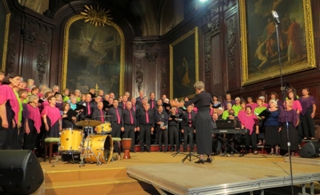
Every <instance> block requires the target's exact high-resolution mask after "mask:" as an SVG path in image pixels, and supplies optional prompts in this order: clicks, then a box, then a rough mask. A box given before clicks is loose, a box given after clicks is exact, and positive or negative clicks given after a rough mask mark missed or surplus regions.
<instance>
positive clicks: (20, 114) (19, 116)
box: [13, 90, 23, 125]
mask: <svg viewBox="0 0 320 195" xmlns="http://www.w3.org/2000/svg"><path fill="white" fill-rule="evenodd" d="M13 91H14V94H15V95H16V97H17V100H18V103H19V108H20V109H19V113H18V121H16V123H17V125H20V123H21V121H22V110H23V107H22V102H21V99H20V98H19V94H18V93H17V92H16V91H15V90H13Z"/></svg>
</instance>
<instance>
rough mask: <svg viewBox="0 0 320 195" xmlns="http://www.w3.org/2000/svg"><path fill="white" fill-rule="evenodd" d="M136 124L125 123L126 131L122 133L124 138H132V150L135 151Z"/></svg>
mask: <svg viewBox="0 0 320 195" xmlns="http://www.w3.org/2000/svg"><path fill="white" fill-rule="evenodd" d="M134 128H135V126H134V125H124V132H123V134H122V138H131V139H132V143H131V148H130V151H134V134H135V131H134Z"/></svg>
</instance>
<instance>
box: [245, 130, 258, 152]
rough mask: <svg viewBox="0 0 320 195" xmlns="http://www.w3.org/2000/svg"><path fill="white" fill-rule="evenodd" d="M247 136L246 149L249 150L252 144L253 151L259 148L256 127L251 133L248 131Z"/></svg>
mask: <svg viewBox="0 0 320 195" xmlns="http://www.w3.org/2000/svg"><path fill="white" fill-rule="evenodd" d="M245 136H246V149H247V150H248V149H249V147H250V144H251V147H252V150H253V151H255V150H257V149H258V147H257V134H256V130H255V129H254V130H253V131H252V134H251V135H250V134H249V133H246V134H245Z"/></svg>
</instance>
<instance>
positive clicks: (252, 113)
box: [0, 72, 316, 156]
mask: <svg viewBox="0 0 320 195" xmlns="http://www.w3.org/2000/svg"><path fill="white" fill-rule="evenodd" d="M0 84H1V85H0V122H1V127H0V149H21V148H23V149H28V150H34V149H35V148H37V151H38V152H42V150H43V141H44V139H45V138H46V137H59V133H60V131H62V130H63V129H65V128H73V129H77V128H80V127H77V126H76V122H77V121H81V120H97V121H100V122H101V123H110V124H111V127H112V131H111V136H112V137H121V138H131V139H132V140H133V141H132V146H131V151H132V152H134V151H135V147H134V146H135V145H136V144H140V148H141V151H142V152H144V151H147V152H149V151H150V149H151V148H150V147H151V144H158V145H159V150H160V151H164V152H167V151H169V149H170V150H171V151H180V144H182V149H183V150H184V151H187V150H190V151H193V150H194V145H195V144H196V143H195V140H196V139H195V137H196V136H197V128H196V127H195V120H196V118H197V107H195V106H194V105H188V106H187V107H175V106H171V104H170V101H169V99H168V98H167V96H166V95H162V98H160V99H158V100H156V97H155V93H153V92H152V93H150V95H149V97H146V96H145V95H144V92H143V91H140V92H139V96H138V97H137V98H131V97H130V93H129V92H126V93H125V94H124V95H122V96H120V97H118V98H116V97H115V95H114V93H112V92H110V93H104V91H103V90H99V91H96V90H95V89H90V90H89V92H88V93H86V94H81V92H80V90H78V89H76V90H74V91H73V92H72V93H70V90H69V89H64V90H63V91H60V88H59V86H57V85H55V86H53V87H52V88H48V86H47V85H40V86H39V87H37V86H35V85H34V81H33V80H32V79H28V80H27V82H24V81H23V80H22V78H21V77H20V76H19V75H17V74H8V75H7V76H5V75H4V72H0ZM286 92H287V98H286V99H285V100H284V101H281V100H279V99H278V95H277V94H276V93H273V92H272V93H271V94H270V97H265V96H260V97H259V98H258V99H256V101H254V99H253V98H252V97H247V98H246V100H247V101H245V100H244V99H243V98H240V97H237V98H235V99H234V100H233V99H232V98H231V95H230V94H226V96H225V100H224V101H223V102H220V101H219V99H218V97H217V96H213V97H212V100H213V104H212V105H211V107H210V112H209V113H210V115H211V116H212V129H215V128H217V125H216V121H217V120H232V121H235V128H236V129H238V128H239V129H247V132H248V133H245V134H237V135H236V134H233V135H228V134H227V135H224V134H214V133H212V141H213V148H212V151H213V153H215V154H221V155H223V156H224V155H227V154H229V155H232V154H233V152H234V150H233V148H237V149H238V148H239V147H240V146H242V145H245V150H246V151H247V152H249V150H250V149H251V150H252V152H253V154H257V153H258V152H257V148H258V145H267V146H270V148H271V150H270V154H277V155H278V154H280V149H281V150H283V151H287V149H288V148H287V142H288V140H287V138H288V137H289V139H290V142H291V151H293V152H295V151H297V150H298V149H299V143H300V142H301V140H302V139H315V138H314V137H315V127H314V122H313V118H314V116H315V112H316V102H315V99H314V98H313V96H310V95H309V90H308V89H307V88H304V89H302V93H301V94H299V95H301V97H299V96H298V95H297V94H296V91H295V89H293V88H289V89H288V90H287V91H286ZM266 99H268V102H265V100H266ZM175 101H177V102H178V100H177V99H176V100H175ZM181 101H183V102H187V101H188V98H185V99H184V100H181ZM177 105H180V104H177ZM212 129H208V131H212ZM287 134H289V136H287ZM222 140H225V141H226V142H227V143H229V144H227V145H226V144H224V143H225V142H222ZM188 145H189V149H188V148H187V146H188ZM229 145H230V146H232V147H229ZM116 149H117V148H116ZM284 153H286V152H284ZM285 155H290V154H288V153H286V154H285Z"/></svg>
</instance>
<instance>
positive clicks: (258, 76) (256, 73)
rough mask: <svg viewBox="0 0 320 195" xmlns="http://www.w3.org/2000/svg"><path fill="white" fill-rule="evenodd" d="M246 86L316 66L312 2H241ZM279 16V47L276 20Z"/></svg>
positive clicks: (253, 0)
mask: <svg viewBox="0 0 320 195" xmlns="http://www.w3.org/2000/svg"><path fill="white" fill-rule="evenodd" d="M239 5H240V6H239V7H240V19H241V20H240V21H241V22H240V26H241V35H242V36H241V52H242V85H247V84H251V83H256V82H259V81H262V80H267V79H270V78H275V77H279V76H280V63H279V53H280V59H281V70H282V71H281V72H282V74H284V75H286V74H291V73H295V72H299V71H303V70H307V69H312V68H315V67H316V63H315V54H314V37H313V25H312V14H311V3H310V0H281V1H279V0H278V1H270V0H240V4H239ZM272 10H275V11H276V12H277V13H278V15H279V20H280V24H279V25H278V29H279V31H278V32H279V48H280V52H278V44H277V43H278V42H277V33H276V24H275V19H274V18H273V16H272V13H271V11H272Z"/></svg>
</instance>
